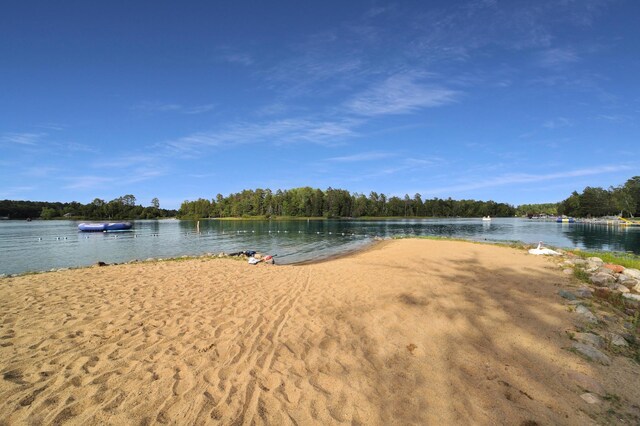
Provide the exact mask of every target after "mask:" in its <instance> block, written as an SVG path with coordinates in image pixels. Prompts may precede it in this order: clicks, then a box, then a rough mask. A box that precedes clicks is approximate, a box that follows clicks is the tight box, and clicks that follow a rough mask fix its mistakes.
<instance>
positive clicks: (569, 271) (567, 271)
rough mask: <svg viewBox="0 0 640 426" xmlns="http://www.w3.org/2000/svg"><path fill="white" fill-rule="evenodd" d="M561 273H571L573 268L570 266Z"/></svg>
mask: <svg viewBox="0 0 640 426" xmlns="http://www.w3.org/2000/svg"><path fill="white" fill-rule="evenodd" d="M562 273H563V274H565V275H572V274H573V269H571V268H566V269H563V270H562Z"/></svg>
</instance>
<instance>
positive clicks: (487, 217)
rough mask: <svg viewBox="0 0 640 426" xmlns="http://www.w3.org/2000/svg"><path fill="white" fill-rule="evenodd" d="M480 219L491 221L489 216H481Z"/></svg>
mask: <svg viewBox="0 0 640 426" xmlns="http://www.w3.org/2000/svg"><path fill="white" fill-rule="evenodd" d="M482 220H483V221H485V222H489V221H491V216H483V217H482Z"/></svg>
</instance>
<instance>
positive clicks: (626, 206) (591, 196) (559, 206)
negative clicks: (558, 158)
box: [516, 176, 640, 218]
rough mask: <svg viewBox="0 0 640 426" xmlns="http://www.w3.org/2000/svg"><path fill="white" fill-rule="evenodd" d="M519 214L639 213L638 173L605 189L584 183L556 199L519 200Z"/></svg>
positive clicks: (598, 215)
mask: <svg viewBox="0 0 640 426" xmlns="http://www.w3.org/2000/svg"><path fill="white" fill-rule="evenodd" d="M516 214H517V215H518V216H535V215H545V214H546V215H550V216H554V215H565V216H573V217H587V218H588V217H603V216H622V217H637V216H640V176H634V177H632V178H630V179H628V180H627V181H626V182H625V183H624V184H622V185H618V186H611V187H609V188H608V189H604V188H601V187H593V186H587V187H586V188H584V190H582V192H578V191H573V192H572V193H571V195H570V196H569V197H568V198H566V199H564V200H562V201H560V202H559V203H546V204H522V205H520V206H518V208H517V210H516Z"/></svg>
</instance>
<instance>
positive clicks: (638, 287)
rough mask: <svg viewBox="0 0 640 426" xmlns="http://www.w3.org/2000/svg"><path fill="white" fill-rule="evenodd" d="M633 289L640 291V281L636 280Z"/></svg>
mask: <svg viewBox="0 0 640 426" xmlns="http://www.w3.org/2000/svg"><path fill="white" fill-rule="evenodd" d="M633 290H634V291H637V292H638V293H640V281H636V285H634V286H633Z"/></svg>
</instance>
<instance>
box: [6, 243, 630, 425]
mask: <svg viewBox="0 0 640 426" xmlns="http://www.w3.org/2000/svg"><path fill="white" fill-rule="evenodd" d="M572 280H574V278H573V277H572V276H568V275H565V274H562V272H561V269H559V268H558V266H557V265H556V264H555V263H554V262H553V260H552V259H548V258H542V257H538V256H532V255H528V254H527V253H526V251H524V250H518V249H513V248H505V247H498V246H492V245H485V244H474V243H465V242H455V241H433V240H394V241H385V242H382V243H379V244H377V245H376V246H374V247H373V248H371V249H369V250H366V251H363V252H360V253H357V254H353V255H350V256H347V257H344V258H339V259H332V260H330V261H326V262H321V263H316V264H306V265H294V266H280V265H265V264H258V265H255V266H251V265H248V264H247V263H246V262H240V261H237V260H231V259H208V258H198V259H191V260H180V261H161V262H144V263H137V264H127V265H116V266H108V267H92V268H85V269H77V270H68V271H61V272H50V273H44V274H35V275H25V276H20V277H13V278H5V279H2V280H0V373H1V374H2V378H0V424H2V425H5V424H6V425H14V424H63V423H68V424H83V425H84V424H113V425H120V424H218V423H219V424H237V425H242V424H244V425H251V424H258V425H259V424H271V425H288V424H293V425H309V424H354V425H389V424H399V425H405V424H415V425H425V424H426V425H429V424H432V425H442V424H481V425H489V424H510V425H530V426H531V425H535V424H539V425H549V424H576V425H578V424H579V425H587V424H598V423H601V421H603V419H605V417H602V416H603V415H604V414H603V413H604V411H606V410H607V409H608V408H610V405H607V404H610V401H605V402H604V403H603V404H588V403H587V402H586V401H585V400H583V399H582V398H581V397H580V395H581V394H582V393H584V389H583V388H584V386H580V384H579V383H584V381H585V380H593V381H596V382H597V383H599V384H601V385H602V387H603V388H604V389H605V390H606V393H607V394H611V395H616V398H617V403H618V404H623V405H635V406H640V393H638V392H637V389H640V379H639V377H640V374H639V373H638V370H639V369H638V365H637V364H636V363H634V362H633V361H632V360H630V359H628V358H625V357H621V356H615V357H613V359H612V364H611V365H610V366H603V365H599V364H597V363H593V362H590V361H588V360H586V359H585V358H583V357H581V356H580V355H578V354H576V353H575V352H572V351H570V350H568V348H570V346H571V343H570V342H571V341H570V339H569V337H568V336H567V330H570V329H572V327H574V324H575V321H576V318H575V316H574V315H572V313H571V312H570V310H569V309H568V307H567V304H566V303H564V302H565V301H563V299H561V298H560V297H559V296H558V290H559V289H560V288H564V287H567V286H571V285H572V283H571V281H572ZM585 378H586V379H585Z"/></svg>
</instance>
